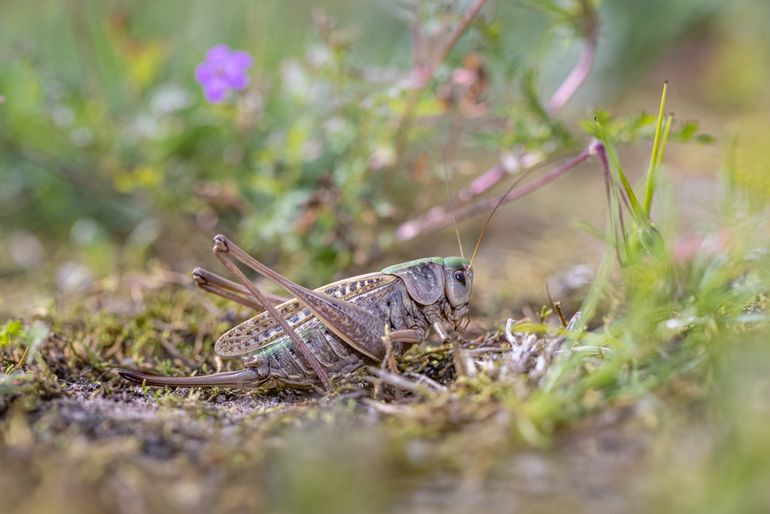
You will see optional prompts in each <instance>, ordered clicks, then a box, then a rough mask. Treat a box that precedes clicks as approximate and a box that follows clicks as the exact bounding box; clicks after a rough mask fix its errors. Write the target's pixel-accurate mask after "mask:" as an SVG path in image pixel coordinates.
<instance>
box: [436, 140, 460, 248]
mask: <svg viewBox="0 0 770 514" xmlns="http://www.w3.org/2000/svg"><path fill="white" fill-rule="evenodd" d="M441 164H442V168H443V169H444V185H445V186H446V196H447V201H448V203H449V210H450V211H451V213H452V222H453V223H454V226H455V235H456V236H457V246H459V247H460V257H462V258H463V259H464V258H465V252H463V241H462V238H461V237H460V227H459V226H458V224H457V216H456V215H455V206H454V201H452V199H453V198H454V196H452V190H451V188H450V187H449V172H448V171H447V165H446V155H444V152H441Z"/></svg>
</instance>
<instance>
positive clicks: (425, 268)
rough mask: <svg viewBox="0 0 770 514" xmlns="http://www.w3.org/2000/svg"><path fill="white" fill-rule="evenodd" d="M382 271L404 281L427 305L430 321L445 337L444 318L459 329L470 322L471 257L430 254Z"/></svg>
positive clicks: (443, 337)
mask: <svg viewBox="0 0 770 514" xmlns="http://www.w3.org/2000/svg"><path fill="white" fill-rule="evenodd" d="M382 273H384V274H386V275H395V276H397V277H398V278H400V279H401V280H402V281H403V283H404V285H405V286H406V291H407V293H409V296H410V297H411V298H412V300H414V301H415V302H417V303H418V304H419V305H421V306H423V307H424V308H423V312H424V313H425V314H426V316H427V317H428V321H430V323H431V324H432V325H433V327H434V328H435V330H436V331H437V332H438V333H439V335H440V336H441V337H442V339H446V332H445V331H444V330H443V329H442V328H441V326H442V322H445V321H448V322H450V323H451V324H452V325H453V327H454V329H455V330H456V331H462V330H463V329H465V327H466V326H467V325H468V322H469V315H470V309H469V308H468V304H469V303H470V300H471V290H472V289H473V268H471V263H470V261H469V260H468V259H466V258H464V257H428V258H426V259H417V260H415V261H409V262H405V263H402V264H396V265H395V266H389V267H387V268H385V269H384V270H382ZM442 300H445V301H442Z"/></svg>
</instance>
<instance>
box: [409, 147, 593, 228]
mask: <svg viewBox="0 0 770 514" xmlns="http://www.w3.org/2000/svg"><path fill="white" fill-rule="evenodd" d="M591 148H592V147H591V146H589V147H587V148H585V149H584V150H583V151H582V152H580V153H579V154H578V155H576V156H575V157H573V158H571V159H570V160H568V161H566V162H565V163H563V164H561V165H560V166H557V167H555V168H554V169H552V170H551V171H550V172H548V173H546V174H545V175H543V176H542V177H540V178H539V179H537V180H534V181H532V182H530V183H529V184H527V185H525V186H523V187H521V188H519V189H514V190H512V191H510V192H508V194H506V195H505V197H504V198H503V200H502V203H508V202H512V201H514V200H518V199H519V198H521V197H523V196H526V195H528V194H529V193H532V192H533V191H537V190H538V189H540V188H541V187H543V186H544V185H546V184H548V183H549V182H552V181H554V180H556V179H557V178H558V177H560V176H562V175H564V174H565V173H567V172H568V171H569V170H571V169H573V168H574V167H575V166H577V165H578V164H580V163H582V162H583V161H585V160H586V159H588V157H590V156H591V155H592V150H591ZM498 202H500V199H499V198H489V199H487V200H484V201H482V202H478V203H475V204H473V205H470V206H468V207H465V208H463V209H461V210H459V211H458V212H457V213H455V217H456V218H457V220H458V221H461V220H465V219H468V218H471V217H473V216H475V215H476V214H479V213H481V212H485V211H490V210H491V209H493V208H494V207H495V205H497V203H498ZM452 221H453V217H452V213H451V212H449V211H448V209H447V208H446V207H434V208H433V209H431V210H430V211H428V212H427V213H426V214H424V215H423V216H421V217H419V218H415V219H413V220H410V221H408V222H406V223H404V224H403V225H401V226H400V227H398V228H397V229H396V241H399V242H403V241H409V240H410V239H413V238H414V237H416V236H418V235H420V234H422V233H423V232H427V231H431V230H438V229H441V228H444V227H447V226H449V225H451V224H452Z"/></svg>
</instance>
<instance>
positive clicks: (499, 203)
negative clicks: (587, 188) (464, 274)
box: [470, 160, 548, 267]
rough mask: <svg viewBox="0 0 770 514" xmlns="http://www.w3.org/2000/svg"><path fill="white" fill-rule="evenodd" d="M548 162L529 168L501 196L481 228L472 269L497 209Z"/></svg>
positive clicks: (474, 250) (472, 257)
mask: <svg viewBox="0 0 770 514" xmlns="http://www.w3.org/2000/svg"><path fill="white" fill-rule="evenodd" d="M546 162H548V161H547V160H546V161H543V162H541V163H539V164H538V165H536V166H533V167H531V168H529V169H526V170H522V171H521V172H520V175H519V178H518V179H516V180H514V181H513V184H511V185H510V187H509V188H508V190H507V191H506V192H505V194H504V195H503V196H501V197H500V199H499V200H498V201H497V203H496V204H495V207H494V209H492V212H490V213H489V216H488V217H487V221H485V222H484V226H483V227H482V228H481V233H480V234H479V238H478V239H477V240H476V247H475V248H474V249H473V254H472V255H471V263H470V266H471V267H473V261H474V259H476V253H478V251H479V245H481V240H482V239H484V234H485V233H486V231H487V227H488V226H489V222H490V221H492V217H493V216H494V215H495V213H496V212H497V209H499V208H500V206H501V205H502V204H503V202H504V201H505V199H506V198H508V195H509V194H511V191H513V189H514V188H515V187H516V186H518V185H519V184H521V182H522V181H523V180H524V179H525V178H527V176H529V174H530V173H531V172H533V171H535V170H536V169H538V168H540V167H541V166H542V165H543V164H544V163H546Z"/></svg>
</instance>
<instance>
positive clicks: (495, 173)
mask: <svg viewBox="0 0 770 514" xmlns="http://www.w3.org/2000/svg"><path fill="white" fill-rule="evenodd" d="M582 3H583V12H584V16H585V23H586V28H585V32H584V33H585V43H584V44H583V53H582V54H581V56H580V58H579V60H578V62H577V64H576V65H575V67H574V68H573V69H572V71H571V72H570V73H569V75H567V77H566V78H565V79H564V82H562V84H561V85H560V86H559V87H558V89H557V90H556V92H555V93H554V94H553V96H552V97H551V99H550V100H549V102H548V112H549V113H550V114H554V113H555V112H556V111H558V110H560V109H562V108H563V107H564V105H566V104H567V102H569V100H570V99H571V98H572V97H573V96H574V95H575V93H576V92H577V90H578V89H579V88H580V86H581V85H582V84H583V82H585V80H586V78H587V77H588V74H589V73H590V71H591V68H592V67H593V63H594V59H595V57H596V48H597V44H598V36H597V35H598V33H599V30H598V20H597V18H596V14H595V12H594V11H593V8H592V7H590V5H588V4H587V3H586V2H582ZM483 5H484V2H483V1H481V0H479V1H477V2H476V4H475V5H474V6H473V7H472V8H471V9H470V10H469V11H468V12H467V13H466V14H465V16H464V18H463V21H462V22H461V23H460V24H459V25H458V26H457V27H456V28H455V31H454V32H453V34H452V36H451V37H450V38H449V40H448V43H447V45H445V46H444V49H443V50H442V51H441V52H440V53H439V54H438V55H439V56H440V59H436V60H433V61H432V62H431V63H430V64H428V65H426V66H422V69H421V70H419V71H420V75H419V79H418V84H419V85H420V86H419V87H422V86H424V84H425V81H426V80H427V79H428V78H430V76H432V74H433V71H434V70H435V66H436V65H437V64H438V63H440V62H441V61H443V59H444V58H445V57H446V54H447V53H448V52H449V50H450V49H451V48H452V47H453V46H454V44H455V43H456V42H457V40H458V39H459V37H460V36H461V35H462V33H463V31H464V30H465V29H466V28H467V25H468V23H470V21H471V20H472V19H473V17H475V16H476V14H478V12H479V10H481V7H482V6H483ZM434 63H435V64H434ZM524 158H526V156H524ZM605 159H606V156H605ZM505 176H506V171H505V168H503V166H502V165H501V164H496V165H495V166H492V167H491V168H489V169H488V170H487V171H485V172H484V173H482V174H481V175H479V177H478V178H476V179H475V180H474V181H473V182H471V183H470V184H469V185H468V186H467V187H466V188H464V189H462V190H460V191H459V192H458V194H457V198H458V200H459V201H460V202H462V203H466V202H469V201H471V200H473V199H474V198H476V197H477V196H479V195H481V194H483V193H485V192H486V191H488V190H489V189H491V188H492V187H494V186H495V185H496V184H497V183H498V182H500V181H501V180H503V178H505ZM624 198H625V197H624ZM506 201H508V200H506ZM482 205H484V204H482ZM451 221H452V218H451V213H450V212H449V211H448V210H447V208H445V207H434V208H433V209H431V210H430V211H428V212H427V213H425V214H424V215H422V216H420V217H418V218H414V219H412V220H410V221H408V222H406V223H404V224H402V225H401V226H400V227H399V228H398V229H397V232H396V240H398V241H407V240H409V239H412V238H413V237H415V236H416V235H417V234H419V233H421V232H423V231H426V230H436V229H438V228H441V227H445V226H448V225H449V223H450V222H451ZM413 230H419V231H418V232H416V233H412V231H413Z"/></svg>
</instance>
